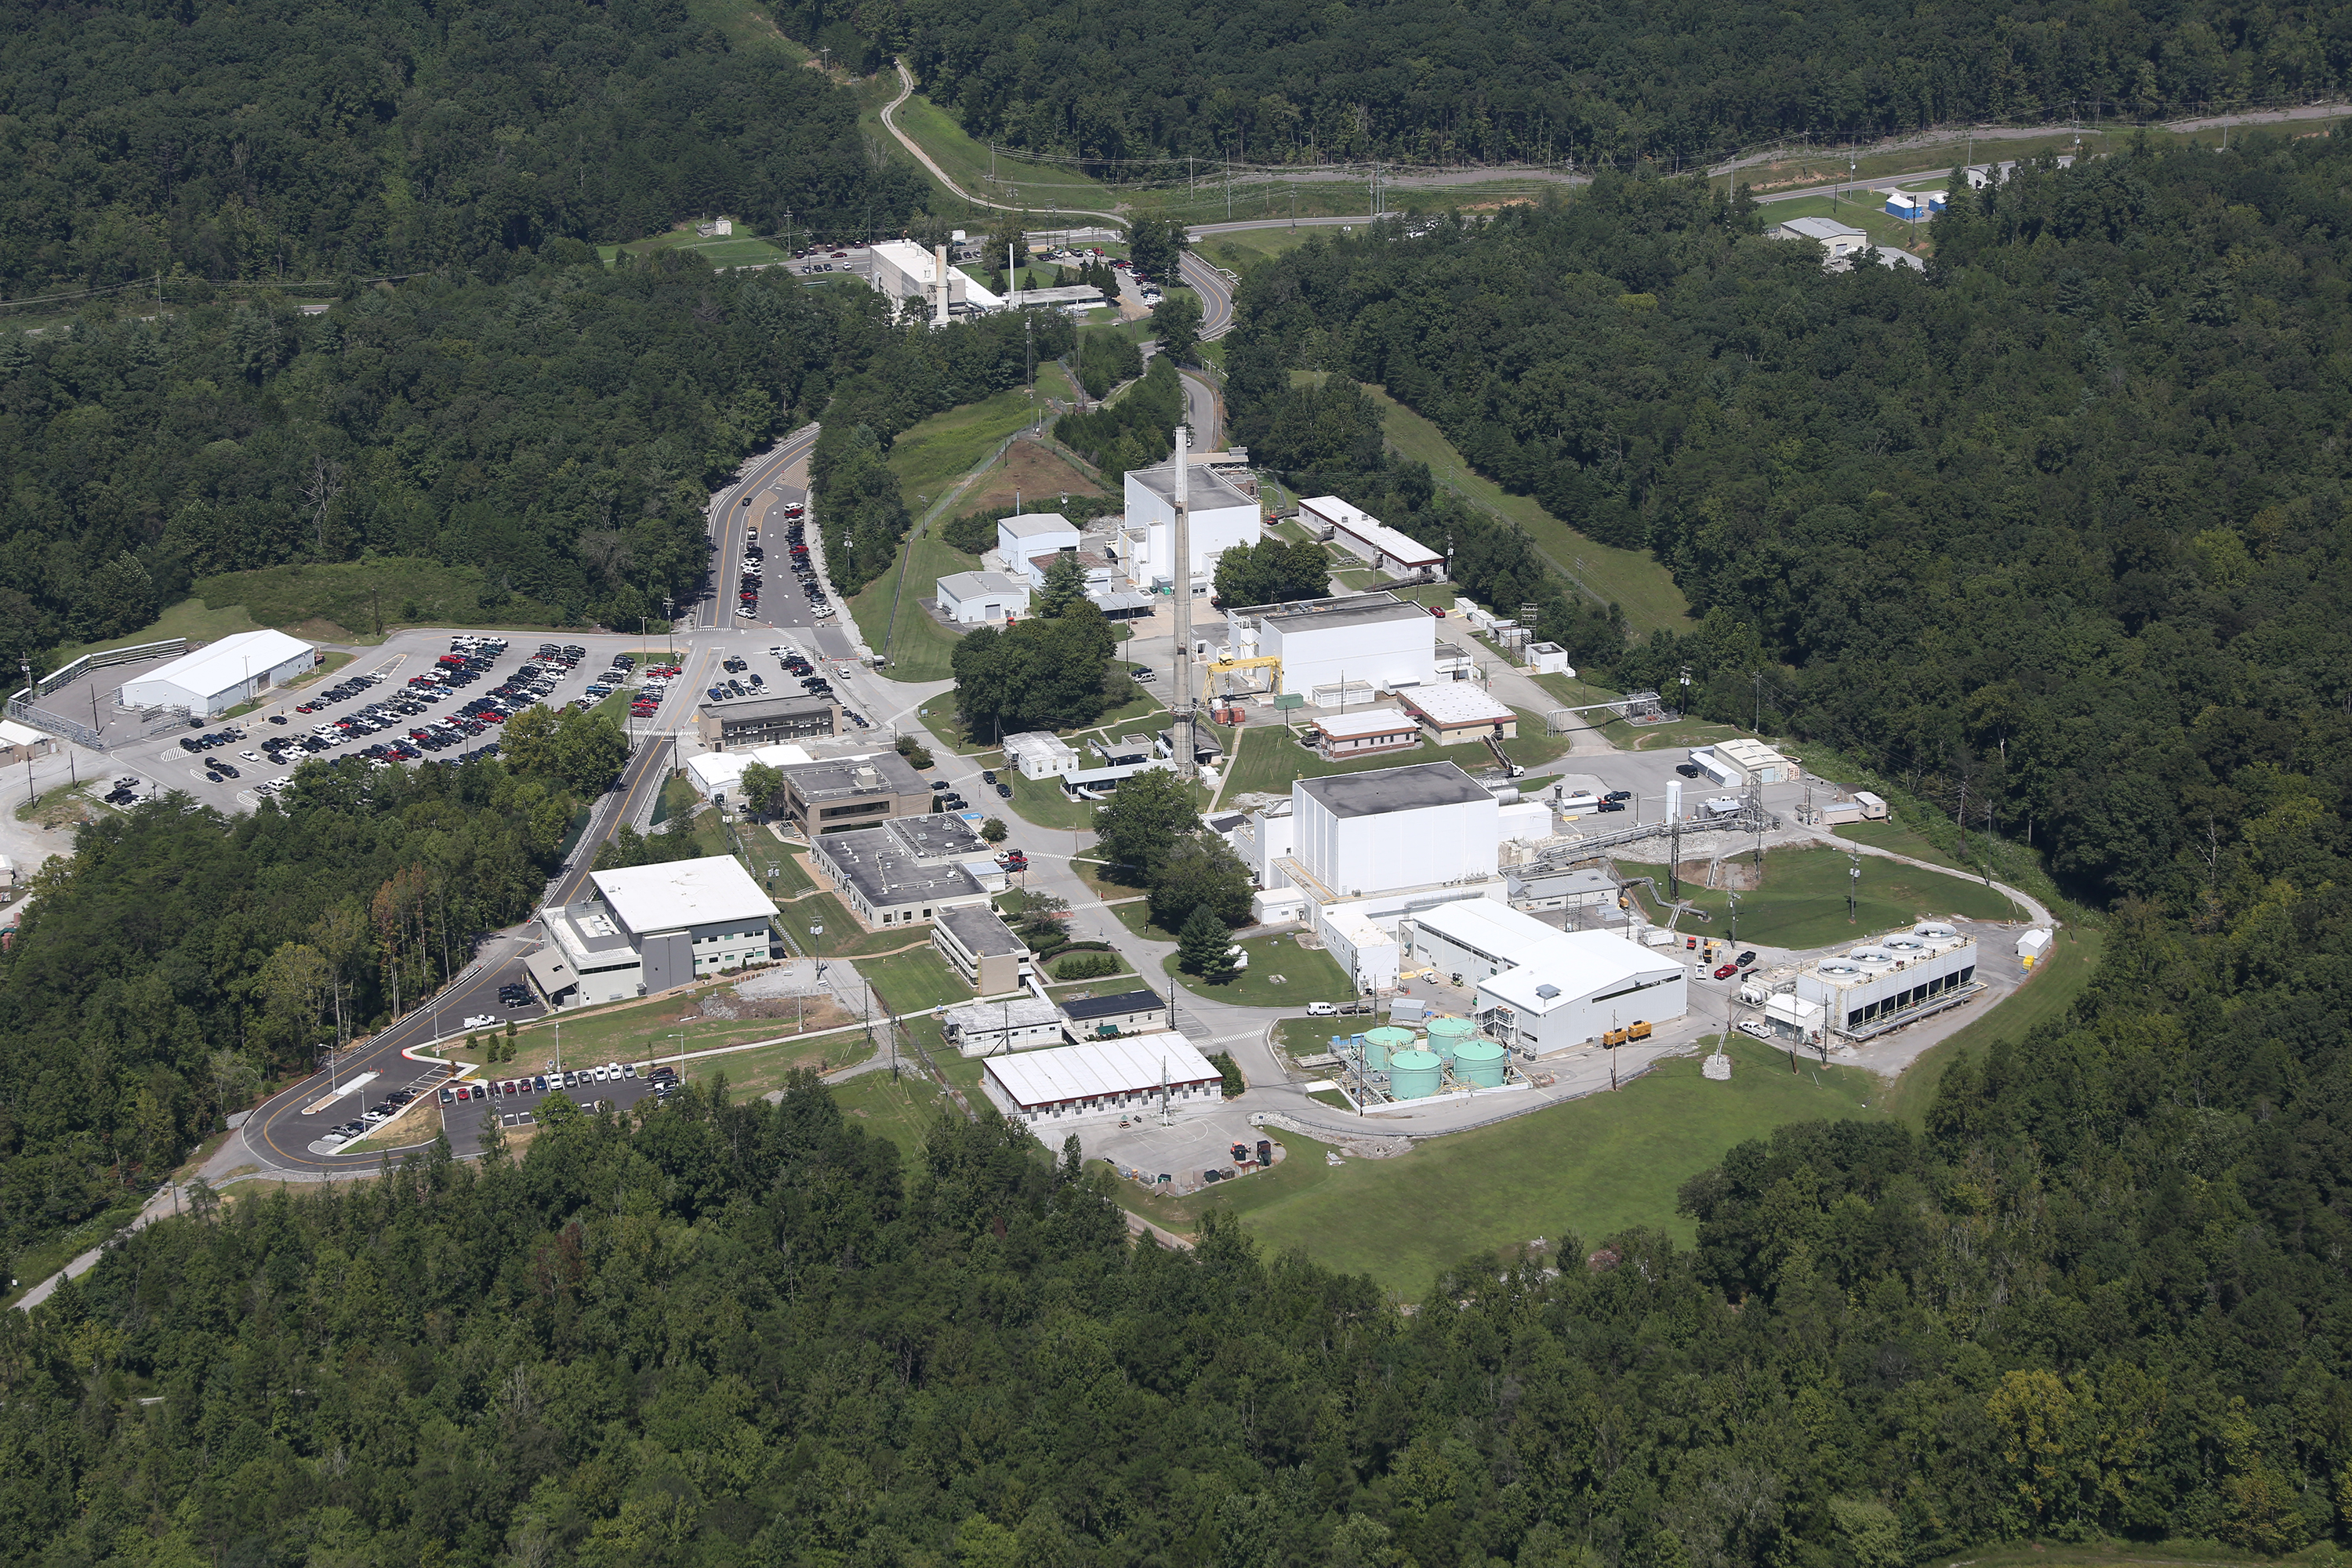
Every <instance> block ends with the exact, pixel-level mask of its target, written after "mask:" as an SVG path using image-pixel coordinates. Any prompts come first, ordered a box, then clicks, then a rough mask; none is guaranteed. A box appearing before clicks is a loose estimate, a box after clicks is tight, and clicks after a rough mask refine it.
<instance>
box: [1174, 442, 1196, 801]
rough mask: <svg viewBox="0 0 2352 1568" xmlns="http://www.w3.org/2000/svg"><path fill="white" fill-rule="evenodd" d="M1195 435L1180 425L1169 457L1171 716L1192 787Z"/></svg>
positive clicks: (1180, 770)
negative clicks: (1173, 580) (1172, 640)
mask: <svg viewBox="0 0 2352 1568" xmlns="http://www.w3.org/2000/svg"><path fill="white" fill-rule="evenodd" d="M1191 446H1192V430H1191V428H1190V427H1189V426H1183V425H1179V426H1176V449H1175V451H1174V452H1173V453H1171V456H1170V458H1169V460H1170V461H1171V463H1173V464H1174V465H1175V471H1174V474H1173V477H1172V479H1171V483H1170V494H1171V498H1172V499H1173V500H1174V501H1175V503H1176V523H1175V526H1174V527H1173V528H1172V529H1171V530H1170V533H1171V536H1172V540H1173V542H1174V544H1175V547H1176V571H1175V578H1176V689H1175V691H1174V692H1173V693H1172V694H1171V695H1172V696H1173V697H1174V698H1175V700H1174V701H1172V702H1171V703H1170V704H1169V705H1168V717H1169V720H1170V721H1171V722H1170V728H1171V731H1173V734H1172V736H1171V738H1172V739H1173V740H1174V741H1175V742H1176V776H1177V777H1178V778H1180V779H1182V780H1183V781H1184V782H1185V783H1186V784H1191V783H1192V781H1193V779H1194V778H1195V777H1196V776H1197V774H1198V772H1199V764H1198V763H1196V762H1195V761H1194V760H1193V758H1194V747H1195V744H1196V742H1197V736H1196V733H1195V730H1194V726H1195V725H1196V724H1197V723H1198V722H1199V710H1198V709H1197V708H1196V707H1195V706H1194V704H1193V701H1192V501H1191V494H1192V491H1191V489H1190V481H1191V479H1192V457H1191Z"/></svg>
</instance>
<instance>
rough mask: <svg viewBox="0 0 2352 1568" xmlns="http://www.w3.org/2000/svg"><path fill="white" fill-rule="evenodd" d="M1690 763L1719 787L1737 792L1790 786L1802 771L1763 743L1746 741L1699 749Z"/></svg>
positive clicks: (1695, 750)
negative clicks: (1756, 787)
mask: <svg viewBox="0 0 2352 1568" xmlns="http://www.w3.org/2000/svg"><path fill="white" fill-rule="evenodd" d="M1690 760H1691V762H1692V763H1693V764H1695V765H1696V767H1697V768H1698V770H1699V771H1700V772H1701V773H1705V774H1706V776H1707V777H1709V778H1711V779H1713V780H1714V781H1715V782H1716V783H1717V784H1728V785H1730V786H1732V787H1733V788H1735V789H1738V788H1744V787H1746V786H1747V785H1748V784H1790V783H1792V782H1794V781H1795V779H1796V777H1797V775H1798V773H1799V771H1800V770H1799V769H1798V766H1797V764H1796V763H1792V762H1790V760H1789V759H1788V758H1786V757H1784V756H1782V755H1781V754H1780V752H1776V751H1774V750H1773V749H1772V748H1771V747H1769V746H1768V745H1766V744H1765V743H1764V742H1761V741H1750V740H1748V739H1746V738H1745V737H1742V738H1739V739H1735V740H1729V741H1717V742H1716V743H1715V744H1714V745H1712V746H1700V747H1697V748H1696V749H1694V750H1693V751H1692V752H1691V754H1690Z"/></svg>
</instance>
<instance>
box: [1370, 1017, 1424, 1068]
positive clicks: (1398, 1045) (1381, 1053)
mask: <svg viewBox="0 0 2352 1568" xmlns="http://www.w3.org/2000/svg"><path fill="white" fill-rule="evenodd" d="M1412 1047H1413V1038H1412V1030H1411V1029H1400V1028H1398V1027H1397V1026H1395V1025H1394V1024H1382V1025H1381V1026H1380V1027H1379V1028H1377V1029H1366V1030H1365V1031H1364V1066H1365V1067H1366V1068H1368V1069H1369V1070H1370V1071H1372V1072H1380V1071H1382V1070H1384V1069H1385V1068H1387V1067H1388V1065H1389V1062H1390V1060H1391V1058H1393V1057H1395V1056H1396V1054H1397V1053H1398V1052H1399V1051H1409V1050H1411V1049H1412Z"/></svg>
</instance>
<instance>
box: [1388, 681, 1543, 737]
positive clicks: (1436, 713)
mask: <svg viewBox="0 0 2352 1568" xmlns="http://www.w3.org/2000/svg"><path fill="white" fill-rule="evenodd" d="M1397 700H1398V701H1400V702H1402V703H1403V704H1404V706H1405V710H1406V711H1407V712H1410V713H1412V714H1413V715H1414V716H1415V717H1417V718H1419V719H1420V721H1421V725H1422V728H1423V730H1426V731H1428V732H1429V738H1430V739H1431V740H1433V741H1434V742H1437V743H1438V744H1439V745H1441V746H1459V745H1465V744H1471V743H1475V742H1479V741H1487V740H1494V741H1508V740H1512V739H1514V738H1516V737H1517V734H1518V732H1519V715H1518V713H1517V710H1514V709H1513V708H1512V707H1511V706H1510V704H1508V703H1507V702H1505V701H1503V700H1501V699H1499V698H1497V697H1496V696H1495V695H1494V694H1493V693H1491V692H1489V691H1488V690H1487V689H1486V688H1485V687H1483V686H1480V685H1479V684H1478V683H1477V682H1475V681H1472V680H1449V681H1444V682H1443V683H1440V684H1438V685H1433V686H1423V687H1416V688H1414V689H1411V690H1407V691H1400V692H1398V693H1397Z"/></svg>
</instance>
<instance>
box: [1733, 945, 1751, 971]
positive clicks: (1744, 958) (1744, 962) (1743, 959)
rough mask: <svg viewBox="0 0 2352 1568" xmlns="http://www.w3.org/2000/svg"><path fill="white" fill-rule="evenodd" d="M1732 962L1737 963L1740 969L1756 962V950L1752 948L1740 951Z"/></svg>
mask: <svg viewBox="0 0 2352 1568" xmlns="http://www.w3.org/2000/svg"><path fill="white" fill-rule="evenodd" d="M1733 962H1734V963H1738V965H1739V967H1740V968H1742V969H1745V968H1747V967H1748V965H1749V964H1751V963H1755V962H1756V950H1755V949H1754V948H1750V949H1748V951H1747V952H1743V953H1741V954H1740V955H1739V956H1738V958H1737V959H1735V960H1733Z"/></svg>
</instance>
